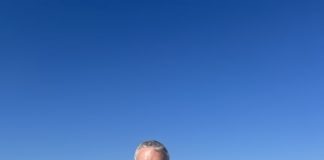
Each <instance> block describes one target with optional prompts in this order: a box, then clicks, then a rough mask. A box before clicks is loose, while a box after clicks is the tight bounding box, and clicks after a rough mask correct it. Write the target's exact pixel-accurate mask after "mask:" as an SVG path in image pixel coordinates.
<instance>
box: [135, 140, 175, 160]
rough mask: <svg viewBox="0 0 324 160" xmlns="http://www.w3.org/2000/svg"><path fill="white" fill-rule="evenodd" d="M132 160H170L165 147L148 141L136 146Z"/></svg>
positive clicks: (156, 142)
mask: <svg viewBox="0 0 324 160" xmlns="http://www.w3.org/2000/svg"><path fill="white" fill-rule="evenodd" d="M134 160H170V157H169V153H168V150H167V149H166V147H165V146H164V145H163V144H162V143H160V142H158V141H156V140H149V141H145V142H143V143H141V144H140V145H138V147H137V149H136V151H135V155H134Z"/></svg>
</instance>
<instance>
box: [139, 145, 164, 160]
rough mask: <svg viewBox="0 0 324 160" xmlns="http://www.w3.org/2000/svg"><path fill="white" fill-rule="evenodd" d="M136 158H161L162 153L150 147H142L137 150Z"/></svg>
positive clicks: (145, 159)
mask: <svg viewBox="0 0 324 160" xmlns="http://www.w3.org/2000/svg"><path fill="white" fill-rule="evenodd" d="M137 160H163V154H162V153H161V152H158V151H156V150H154V148H151V147H144V148H141V149H140V150H139V151H138V155H137Z"/></svg>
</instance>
